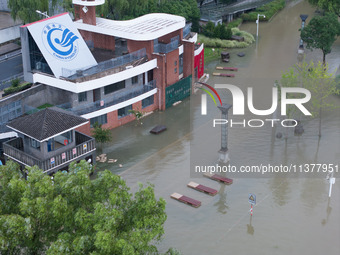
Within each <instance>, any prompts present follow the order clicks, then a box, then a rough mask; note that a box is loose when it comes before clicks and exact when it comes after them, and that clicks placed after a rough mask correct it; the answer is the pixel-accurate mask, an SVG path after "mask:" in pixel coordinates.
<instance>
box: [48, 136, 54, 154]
mask: <svg viewBox="0 0 340 255" xmlns="http://www.w3.org/2000/svg"><path fill="white" fill-rule="evenodd" d="M47 151H48V152H50V151H54V138H51V139H49V140H48V141H47Z"/></svg>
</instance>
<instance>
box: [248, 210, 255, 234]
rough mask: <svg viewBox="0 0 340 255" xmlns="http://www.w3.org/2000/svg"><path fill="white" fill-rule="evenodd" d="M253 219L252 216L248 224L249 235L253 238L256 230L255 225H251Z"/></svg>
mask: <svg viewBox="0 0 340 255" xmlns="http://www.w3.org/2000/svg"><path fill="white" fill-rule="evenodd" d="M252 219H253V215H250V219H249V224H247V234H249V235H252V236H253V235H254V232H255V230H254V227H253V225H252V224H251V221H252Z"/></svg>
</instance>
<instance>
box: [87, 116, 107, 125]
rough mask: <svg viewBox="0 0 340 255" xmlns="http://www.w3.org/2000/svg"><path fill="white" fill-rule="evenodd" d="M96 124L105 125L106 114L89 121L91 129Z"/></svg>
mask: <svg viewBox="0 0 340 255" xmlns="http://www.w3.org/2000/svg"><path fill="white" fill-rule="evenodd" d="M96 122H97V123H98V124H99V125H103V124H106V123H107V114H103V115H100V116H97V117H94V118H92V119H90V126H91V127H93V125H94V124H95V123H96Z"/></svg>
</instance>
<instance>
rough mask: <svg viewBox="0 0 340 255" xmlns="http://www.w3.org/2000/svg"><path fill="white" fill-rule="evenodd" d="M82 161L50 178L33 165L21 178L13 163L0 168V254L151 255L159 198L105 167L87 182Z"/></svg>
mask: <svg viewBox="0 0 340 255" xmlns="http://www.w3.org/2000/svg"><path fill="white" fill-rule="evenodd" d="M90 172H91V167H90V165H89V164H87V163H86V162H85V161H81V162H80V163H78V164H75V163H72V164H71V166H70V172H69V173H62V172H58V173H56V174H55V175H54V179H53V180H52V179H51V177H50V176H48V175H46V174H44V173H43V172H42V170H40V169H38V168H37V167H32V168H30V169H28V178H27V180H25V179H24V178H22V176H21V174H20V172H19V167H18V165H17V164H15V163H13V162H7V165H5V166H1V167H0V196H1V200H0V253H1V254H3V255H5V254H32V255H33V254H34V255H37V254H53V255H58V254H60V255H61V254H63V255H65V254H151V253H157V248H156V247H155V245H154V243H155V241H158V240H160V238H161V236H162V235H163V233H164V230H163V224H164V222H165V220H166V214H165V201H164V200H163V199H162V198H161V199H159V200H157V199H156V198H155V195H154V190H153V187H152V186H147V187H143V186H142V185H140V187H139V190H138V191H137V192H136V193H135V194H131V193H130V192H129V188H128V187H127V186H126V184H125V182H124V180H122V179H121V178H120V177H119V176H117V175H114V174H112V173H111V172H110V171H108V170H106V171H103V172H100V173H99V174H98V178H96V179H94V180H90V177H89V174H90Z"/></svg>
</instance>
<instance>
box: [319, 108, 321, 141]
mask: <svg viewBox="0 0 340 255" xmlns="http://www.w3.org/2000/svg"><path fill="white" fill-rule="evenodd" d="M319 137H321V107H320V109H319Z"/></svg>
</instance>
